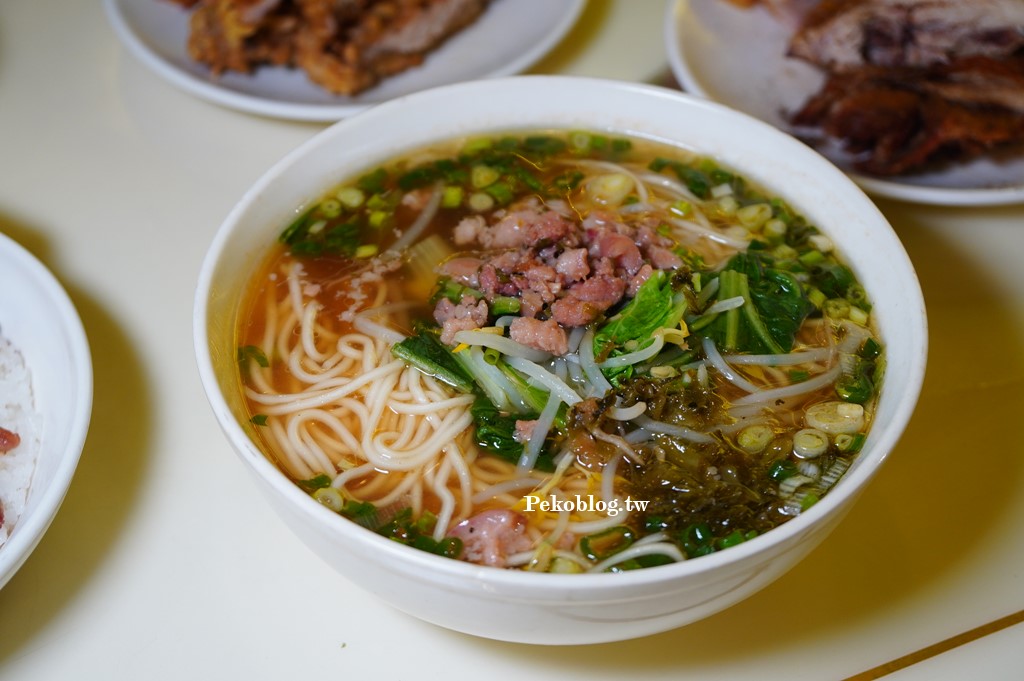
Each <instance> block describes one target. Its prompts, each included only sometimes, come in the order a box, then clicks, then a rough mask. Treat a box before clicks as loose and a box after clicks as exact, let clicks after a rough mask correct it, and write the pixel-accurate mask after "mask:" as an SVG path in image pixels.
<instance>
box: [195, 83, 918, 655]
mask: <svg viewBox="0 0 1024 681" xmlns="http://www.w3.org/2000/svg"><path fill="white" fill-rule="evenodd" d="M527 128H561V129H581V128H585V129H590V130H604V131H609V132H616V133H622V134H627V135H639V136H645V137H650V138H656V139H658V140H661V141H665V142H671V143H676V144H680V145H685V146H689V147H692V148H696V149H697V150H699V151H700V152H702V153H703V154H706V155H709V156H713V157H715V158H717V159H718V160H719V161H720V162H722V163H724V164H725V165H727V166H729V167H732V168H734V169H736V170H738V171H739V172H740V173H742V174H745V175H746V176H747V177H748V178H749V179H751V180H753V181H754V182H755V183H758V184H761V185H763V186H765V187H767V188H769V189H770V190H772V192H773V193H776V194H778V195H781V196H782V197H784V198H785V199H786V200H788V201H789V202H790V203H791V204H792V205H793V206H794V207H795V208H796V209H797V210H798V211H800V212H802V213H803V214H804V215H805V216H806V217H807V218H808V219H809V220H810V222H811V223H812V224H816V225H818V226H819V227H820V228H821V229H822V230H823V231H824V232H826V233H827V234H829V235H830V236H831V237H832V238H833V240H834V242H835V243H836V244H837V246H838V248H839V249H840V250H841V252H843V253H844V254H845V255H846V257H847V259H848V261H849V262H851V263H852V266H853V268H854V269H855V270H856V272H857V274H858V276H859V278H860V280H861V282H862V283H863V284H864V286H865V288H866V290H867V292H868V294H869V295H870V296H871V298H873V299H874V302H875V307H874V313H875V315H876V318H877V322H878V324H879V327H880V330H881V334H882V336H883V339H884V341H885V342H886V344H887V352H888V369H887V375H886V377H885V385H884V388H883V391H882V395H881V399H880V401H879V404H878V411H877V416H876V418H875V423H874V427H873V429H872V431H871V433H870V436H869V437H868V440H867V443H866V445H865V447H864V449H863V451H862V453H861V455H860V457H859V459H858V460H857V462H856V463H855V464H854V465H853V467H852V468H851V469H850V470H849V472H848V473H847V474H846V476H845V477H844V478H843V479H842V480H841V482H840V483H839V484H838V485H837V486H836V487H835V488H833V490H831V491H830V492H829V494H828V495H826V496H825V497H824V499H823V500H822V501H821V502H819V503H818V504H816V505H815V506H813V507H812V508H811V509H810V510H809V511H807V512H806V513H804V514H802V515H800V516H799V517H797V518H795V519H793V520H791V521H790V522H788V523H786V524H785V525H783V526H781V527H779V528H777V529H775V530H772V531H771V532H768V533H766V534H765V535H762V536H760V537H758V538H756V539H754V540H752V541H749V542H746V543H744V544H741V545H739V546H736V547H734V548H730V549H728V550H726V551H721V552H718V553H714V554H712V555H709V556H705V557H702V558H700V559H697V560H692V561H687V562H683V563H677V564H674V565H669V566H663V567H658V568H653V569H646V570H636V571H631V572H628V573H622V574H584V575H556V574H534V573H526V572H521V571H506V570H499V569H495V568H487V567H478V566H474V565H471V564H468V563H463V562H459V561H454V560H450V559H445V558H440V557H437V556H434V555H430V554H427V553H424V552H420V551H417V550H414V549H410V548H408V547H405V546H402V545H399V544H397V543H395V542H392V541H390V540H387V539H384V538H382V537H380V536H377V535H375V534H373V533H371V532H368V531H366V530H364V529H363V528H361V527H358V526H356V525H355V524H353V523H350V522H348V521H346V520H344V519H342V518H340V517H338V516H337V515H336V514H334V513H333V512H331V511H329V510H327V509H326V508H323V507H321V506H320V505H319V504H318V503H317V502H316V501H314V500H313V499H312V498H311V497H309V496H308V495H306V494H305V493H304V492H302V491H301V490H300V489H299V488H298V487H297V486H295V485H294V484H292V483H291V482H289V481H288V479H287V478H286V477H285V476H284V475H283V474H281V473H280V472H279V471H278V470H277V469H276V468H275V467H274V466H273V465H272V464H271V463H270V462H269V461H268V460H267V458H265V457H264V455H263V454H261V452H260V450H259V449H258V448H257V446H256V445H255V444H254V443H253V442H252V441H250V439H249V438H248V437H247V436H246V434H245V432H244V430H243V429H242V427H241V426H240V425H239V422H240V421H244V420H245V419H246V418H247V417H246V416H245V412H244V410H243V407H242V404H241V397H240V393H239V384H238V378H237V376H236V367H235V347H234V343H235V340H234V339H235V330H234V329H235V318H236V311H237V308H238V305H239V300H240V295H241V290H242V288H243V286H244V284H245V282H246V281H247V280H248V279H249V277H250V275H251V274H252V268H253V267H254V266H255V264H256V263H258V262H260V260H261V258H262V256H263V254H264V253H265V252H266V249H267V248H269V246H270V244H271V243H272V242H273V240H274V239H275V238H276V236H277V234H278V233H279V232H280V230H281V229H282V226H283V225H285V224H286V223H287V222H288V220H289V216H291V215H293V214H294V211H295V209H296V208H297V207H298V206H300V205H301V204H303V203H304V202H306V201H311V200H314V199H316V198H318V197H319V196H320V195H321V194H322V193H323V192H325V191H326V190H327V189H329V188H331V187H332V186H333V185H336V184H337V183H339V182H341V181H342V180H343V179H345V178H347V177H350V176H354V175H356V174H357V173H360V172H362V171H365V170H367V169H370V168H372V167H374V166H375V164H378V163H381V162H383V161H385V160H387V159H389V158H391V157H394V156H396V155H398V154H401V153H402V152H403V151H404V150H408V149H410V148H414V147H419V146H422V145H423V144H425V143H429V142H431V141H434V140H441V139H446V138H451V137H454V136H457V135H461V134H467V133H481V132H498V131H508V130H516V129H527ZM194 324H195V339H194V340H195V346H196V352H197V356H198V363H199V370H200V373H201V376H202V380H203V384H204V386H205V388H206V391H207V393H208V396H209V399H210V402H211V404H212V406H213V409H214V411H215V413H216V416H217V419H218V420H219V422H220V424H221V426H222V428H223V429H224V431H225V433H226V434H227V437H228V439H229V440H230V442H231V444H232V446H233V447H234V449H235V450H236V451H237V453H238V455H239V456H240V457H241V460H242V461H243V462H244V464H245V466H246V468H247V469H248V470H249V471H250V472H252V473H253V474H254V476H255V478H256V479H257V480H258V481H259V484H260V486H261V487H262V489H263V490H264V492H266V494H267V496H268V498H269V499H270V501H271V503H272V504H273V506H274V507H275V508H276V509H277V511H278V512H279V513H280V514H281V516H282V517H283V518H284V520H285V521H286V522H287V523H288V524H289V525H290V526H291V527H292V528H293V529H294V531H295V532H296V533H297V534H298V535H299V536H300V537H301V538H302V539H303V540H304V541H305V542H306V543H308V544H309V546H310V547H311V548H312V549H313V550H314V551H315V552H316V553H318V554H319V555H320V556H322V557H323V558H324V559H325V560H326V561H327V562H328V563H330V564H331V565H332V566H334V567H335V568H336V569H337V570H338V571H339V572H340V573H342V574H343V575H345V576H346V577H348V578H349V579H351V580H352V581H353V582H355V583H357V584H359V585H361V586H363V587H365V588H366V589H368V590H369V591H371V592H373V593H376V594H378V595H379V596H380V597H381V598H382V599H383V600H385V601H387V602H389V603H391V604H392V605H394V606H396V607H397V608H400V609H401V610H404V611H406V612H408V613H411V614H412V615H415V616H416V617H420V618H422V619H424V620H428V621H430V622H434V623H436V624H439V625H441V626H444V627H448V628H451V629H455V630H458V631H462V632H466V633H470V634H476V635H479V636H484V637H489V638H495V639H501V640H508V641H520V642H530V643H543V644H576V643H595V642H601V641H610V640H618V639H625V638H632V637H637V636H642V635H647V634H651V633H655V632H660V631H664V630H668V629H671V628H674V627H678V626H680V625H683V624H686V623H689V622H692V621H694V620H697V619H700V618H702V617H706V616H708V615H710V614H712V613H714V612H716V611H718V610H721V609H722V608H725V607H727V606H729V605H731V604H734V603H736V602H737V601H739V600H741V599H743V598H745V597H747V596H749V595H750V594H752V593H754V592H755V591H757V590H758V589H760V588H762V587H764V586H765V585H767V584H768V583H770V582H771V581H773V580H774V579H776V578H777V577H779V576H780V575H781V574H783V573H784V572H785V571H786V570H788V569H789V568H791V567H792V566H793V565H794V564H795V563H796V562H797V561H799V560H800V559H801V558H802V557H803V556H805V555H806V554H807V553H808V552H809V551H810V550H811V549H812V548H814V547H815V546H816V545H817V544H818V543H819V542H821V541H822V540H823V539H824V538H825V536H826V535H827V534H828V533H829V532H830V531H831V530H832V529H833V528H834V527H835V525H836V524H837V523H838V522H839V520H840V518H841V517H842V516H843V514H844V513H845V512H846V511H847V510H848V509H849V508H850V506H851V504H852V503H853V501H854V500H855V499H856V498H857V496H858V495H859V493H860V492H861V491H862V490H863V489H864V487H865V485H867V483H868V481H869V480H870V479H871V478H872V476H874V474H875V473H876V471H877V470H878V467H879V465H880V464H881V463H882V462H883V460H885V458H886V457H887V456H888V454H889V452H890V451H891V450H892V448H893V446H894V445H895V444H896V441H897V439H898V438H899V436H900V434H901V433H902V431H903V429H904V427H905V425H906V423H907V421H908V419H909V418H910V415H911V412H912V411H913V409H914V406H915V403H916V401H917V397H918V393H919V390H920V386H921V381H922V378H923V374H924V364H925V355H926V345H927V333H926V323H925V311H924V303H923V299H922V296H921V291H920V287H919V284H918V282H917V278H916V276H915V274H914V270H913V268H912V266H911V264H910V261H909V260H908V258H907V255H906V253H905V252H904V250H903V247H902V245H901V244H900V242H899V241H898V239H897V238H896V236H895V234H894V233H893V231H892V229H891V228H890V227H889V225H888V223H887V222H886V220H885V219H884V218H883V216H882V215H881V214H880V213H879V211H878V209H877V208H876V207H875V206H874V204H872V203H871V201H870V200H868V199H867V198H866V196H865V195H864V194H863V192H862V191H861V190H860V189H858V188H857V187H856V185H854V184H853V183H852V182H851V181H850V180H849V179H848V178H847V177H846V176H845V175H844V174H843V173H842V172H840V171H839V170H837V169H836V168H835V167H834V166H833V165H832V164H830V163H828V162H827V161H825V160H824V159H823V158H822V157H820V156H819V155H817V154H816V153H815V152H813V151H812V150H810V149H809V148H807V147H806V146H804V145H803V144H800V143H799V142H797V141H795V140H793V139H792V138H790V137H788V136H786V135H784V134H783V133H781V132H779V131H778V130H776V129H775V128H773V127H771V126H769V125H767V124H765V123H762V122H759V121H757V120H755V119H753V118H750V117H748V116H746V115H743V114H739V113H736V112H734V111H732V110H729V109H726V108H724V107H722V106H720V105H717V104H714V103H710V102H708V101H704V100H699V99H694V98H690V97H688V96H685V95H681V94H679V93H678V92H674V91H669V90H665V89H661V88H655V87H650V86H644V85H635V84H627V83H622V82H612V81H600V80H591V79H576V78H565V77H552V76H525V77H516V78H509V79H503V80H492V81H479V82H472V83H464V84H459V85H454V86H448V87H444V88H439V89H435V90H430V91H426V92H421V93H418V94H414V95H410V96H408V97H405V98H401V99H398V100H395V101H393V102H389V103H387V104H383V105H381V106H378V107H376V108H374V109H372V110H370V111H368V112H365V113H362V114H360V115H358V116H356V117H354V118H351V119H349V120H346V121H343V122H341V123H338V124H336V125H334V126H333V127H331V128H329V129H327V130H326V131H324V132H323V133H321V134H319V135H317V136H316V137H315V138H313V139H312V140H310V141H309V142H307V143H306V144H304V145H303V146H301V147H300V148H298V149H297V150H295V151H294V152H293V153H291V154H289V155H288V156H287V157H286V158H284V159H283V160H282V161H281V162H279V163H278V164H277V165H275V166H274V167H273V168H272V169H271V170H270V171H269V172H267V174H266V175H264V176H263V177H262V178H261V179H260V180H259V181H258V182H257V183H256V185H255V186H254V187H253V188H252V189H251V190H249V192H247V193H246V194H245V196H244V197H243V198H242V200H241V201H240V203H239V204H238V205H237V206H236V207H235V208H234V210H233V211H232V212H231V213H230V215H229V216H228V217H227V219H226V220H225V222H224V224H223V225H222V227H221V228H220V230H219V232H218V233H217V235H216V237H215V239H214V242H213V245H212V246H211V248H210V251H209V253H208V255H207V257H206V260H205V262H204V264H203V267H202V272H201V275H200V279H199V285H198V290H197V294H196V302H195V316H194Z"/></svg>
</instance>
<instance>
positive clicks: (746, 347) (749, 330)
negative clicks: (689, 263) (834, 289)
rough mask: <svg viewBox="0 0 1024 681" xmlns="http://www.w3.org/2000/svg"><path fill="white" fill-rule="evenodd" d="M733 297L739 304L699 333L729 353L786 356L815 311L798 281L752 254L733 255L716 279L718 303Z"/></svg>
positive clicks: (769, 261)
mask: <svg viewBox="0 0 1024 681" xmlns="http://www.w3.org/2000/svg"><path fill="white" fill-rule="evenodd" d="M735 297H743V298H744V302H743V305H742V306H741V307H738V308H733V309H731V310H728V311H727V312H724V313H723V314H721V315H719V316H718V317H717V318H716V319H715V320H714V321H713V322H712V323H710V324H709V325H708V326H707V327H706V329H705V330H704V331H703V332H702V333H704V334H705V335H707V336H709V337H710V338H712V339H713V340H714V341H715V343H716V344H717V345H718V346H719V347H720V348H721V349H723V350H728V351H740V352H752V353H771V354H775V353H782V352H789V351H790V350H791V349H792V348H793V341H794V340H795V338H796V332H797V330H798V329H799V328H800V325H801V324H803V321H804V319H805V318H806V317H807V315H808V314H810V312H811V311H812V310H813V309H814V305H813V304H812V303H811V302H810V301H809V300H808V299H807V296H806V295H805V294H804V292H803V288H802V287H801V285H800V282H798V281H797V280H796V279H795V278H794V277H793V275H792V274H790V273H789V272H786V271H784V270H779V269H774V268H773V267H771V259H770V258H769V257H768V256H767V255H764V254H761V253H757V252H747V253H739V254H737V255H735V256H733V258H732V259H731V260H729V262H728V263H727V264H726V266H725V268H724V269H723V270H722V272H721V273H720V274H719V288H718V294H717V298H718V300H728V299H730V298H735Z"/></svg>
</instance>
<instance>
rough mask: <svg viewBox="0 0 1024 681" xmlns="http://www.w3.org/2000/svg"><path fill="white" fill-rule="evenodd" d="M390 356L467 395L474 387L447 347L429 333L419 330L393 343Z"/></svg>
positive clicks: (471, 380)
mask: <svg viewBox="0 0 1024 681" xmlns="http://www.w3.org/2000/svg"><path fill="white" fill-rule="evenodd" d="M391 354H393V355H394V356H395V357H398V358H399V359H401V360H404V361H405V362H407V363H409V364H411V365H412V366H414V367H416V368H417V369H419V370H420V371H422V372H423V373H425V374H428V375H430V376H433V377H434V378H436V379H437V380H439V381H443V382H444V383H447V384H448V385H450V386H452V387H453V388H455V389H456V390H461V391H462V392H464V393H469V392H473V390H474V389H475V387H476V386H475V384H474V383H473V379H472V378H470V376H469V375H468V374H467V373H466V372H465V370H463V368H462V365H461V364H459V362H458V361H457V360H456V359H455V357H453V356H452V352H451V350H449V349H448V346H446V345H445V344H444V343H442V342H441V339H440V338H438V337H437V336H436V335H435V334H434V333H431V332H430V331H426V330H421V331H420V332H419V333H417V334H416V335H414V336H409V337H408V338H406V339H405V340H403V341H401V342H398V343H395V344H394V345H393V346H391Z"/></svg>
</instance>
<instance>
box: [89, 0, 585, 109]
mask: <svg viewBox="0 0 1024 681" xmlns="http://www.w3.org/2000/svg"><path fill="white" fill-rule="evenodd" d="M104 4H105V5H106V9H107V15H108V16H109V18H110V21H111V23H112V24H113V26H114V30H115V32H116V33H117V35H118V37H119V38H120V39H121V40H122V42H124V44H125V46H126V47H127V48H128V49H129V51H131V52H132V54H134V55H135V56H136V57H137V58H138V59H139V60H140V61H141V62H142V63H143V64H145V65H146V66H147V67H149V68H150V69H152V70H153V71H155V72H156V73H157V74H159V75H160V76H162V77H163V78H165V79H167V80H168V81H170V82H171V83H173V84H174V85H176V86H177V87H180V88H182V89H183V90H185V91H187V92H190V93H192V94H194V95H196V96H198V97H202V98H203V99H206V100H209V101H212V102H215V103H217V104H221V105H223V106H227V107H230V108H234V109H239V110H241V111H246V112H248V113H255V114H261V115H265V116H273V117H277V118H290V119H294V120H304V121H336V120H339V119H341V118H345V117H346V116H351V115H352V114H355V113H358V112H359V111H362V110H363V109H365V108H367V107H369V106H372V105H374V104H379V103H380V102H384V101H386V100H389V99H392V98H394V97H399V96H401V95H406V94H409V93H411V92H415V91H417V90H423V89H426V88H430V87H434V86H437V85H445V84H447V83H454V82H458V81H463V80H475V79H479V78H493V77H497V76H506V75H511V74H515V73H519V72H521V71H523V70H525V69H527V68H529V67H530V66H532V65H533V64H534V63H536V62H537V61H538V60H540V58H541V57H543V56H544V55H545V54H547V52H548V51H549V50H551V48H553V47H554V46H555V45H556V44H557V43H558V41H559V40H561V39H562V37H563V36H564V35H565V34H566V33H567V32H568V31H569V29H570V28H572V26H573V24H574V23H575V22H576V19H577V18H578V17H579V15H580V12H582V10H583V7H584V5H585V4H586V3H585V0H493V2H492V4H491V5H490V6H489V7H488V8H487V10H486V11H485V12H484V13H483V15H481V16H480V18H479V19H478V20H477V21H476V22H475V23H474V24H473V25H472V26H469V27H468V28H466V29H465V30H463V31H460V32H459V33H457V34H455V35H453V36H452V37H451V38H450V39H449V40H448V41H446V42H445V43H444V44H443V45H442V46H441V47H440V48H438V49H437V50H435V51H434V52H433V53H431V54H430V55H428V56H427V58H426V60H425V61H424V63H423V64H422V65H421V66H419V67H416V68H412V69H409V70H408V71H405V72H403V73H400V74H398V75H396V76H392V77H391V78H388V79H386V80H384V81H383V82H382V83H380V84H379V85H377V86H376V87H374V88H372V89H370V90H367V91H365V92H363V93H360V94H359V95H356V96H353V97H345V96H340V95H332V94H331V93H329V92H327V91H326V90H324V89H322V88H320V87H319V86H317V85H315V84H314V83H312V82H310V81H309V80H308V79H307V78H306V74H305V72H303V71H301V70H298V69H287V68H284V67H266V68H262V69H259V70H257V71H256V72H255V73H254V74H252V75H246V74H239V73H228V74H224V75H222V76H221V77H220V78H216V79H214V78H213V77H212V76H211V75H210V72H209V70H208V69H207V68H206V67H205V66H203V65H202V64H199V63H197V62H195V61H193V60H192V59H191V58H190V57H189V56H188V53H187V49H186V42H187V40H188V20H189V15H190V13H189V12H188V11H187V10H184V9H182V8H181V7H179V6H177V5H173V4H171V3H170V2H167V1H166V0H104Z"/></svg>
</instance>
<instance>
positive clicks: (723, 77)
mask: <svg viewBox="0 0 1024 681" xmlns="http://www.w3.org/2000/svg"><path fill="white" fill-rule="evenodd" d="M791 33H792V29H791V28H789V27H787V26H785V25H783V23H782V22H780V21H779V20H778V19H776V18H775V17H774V16H772V15H771V14H770V13H769V12H768V11H766V10H765V9H763V8H761V7H755V8H753V9H746V10H745V9H741V8H738V7H736V6H734V5H732V4H730V3H728V2H726V1H725V0H669V2H668V3H667V9H666V20H665V46H666V49H667V52H668V60H669V63H670V65H671V67H672V72H673V74H674V75H675V77H676V79H677V80H678V81H679V83H680V85H682V86H683V88H684V89H685V90H686V91H688V92H691V93H693V94H697V95H700V96H703V97H707V98H709V99H714V100H716V101H719V102H721V103H723V104H726V105H728V106H731V107H732V108H734V109H739V110H740V111H744V112H746V113H749V114H751V115H753V116H756V117H758V118H760V119H762V120H764V121H767V122H769V123H771V124H772V125H775V126H776V127H779V128H781V129H783V130H788V128H789V126H788V125H787V124H786V121H785V119H784V112H786V111H792V110H794V109H796V108H797V107H798V106H800V104H802V103H803V102H804V101H805V100H806V98H807V97H809V96H810V95H811V94H813V93H815V92H817V90H818V89H819V88H820V87H821V85H822V83H823V82H824V76H823V74H822V73H821V72H820V71H819V70H818V69H817V68H815V67H813V66H811V65H809V64H807V63H805V62H802V61H800V60H797V59H790V58H787V57H786V56H785V53H786V45H787V43H788V42H789V37H790V35H791ZM832 160H833V161H834V162H835V163H836V164H837V165H839V166H840V167H843V163H842V162H841V161H840V160H839V159H836V158H833V159H832ZM844 170H847V171H848V168H844ZM849 174H850V176H851V177H852V178H853V180H854V181H856V182H857V183H858V184H859V185H860V186H861V187H863V188H864V189H865V190H866V191H868V192H870V193H872V194H874V195H876V196H884V197H889V198H896V199H903V200H907V201H916V202H919V203H928V204H937V205H962V206H971V205H974V206H978V205H996V204H1007V203H1018V202H1021V201H1024V158H1019V157H1017V158H1012V159H1007V160H1005V161H1000V162H997V161H994V160H992V159H987V158H986V159H979V160H976V161H973V162H971V163H966V164H963V165H959V166H956V167H954V168H949V169H947V170H943V171H940V172H933V173H926V174H919V175H914V176H908V177H901V178H898V179H892V178H886V179H879V178H874V177H865V176H863V175H859V174H857V173H852V172H850V173H849Z"/></svg>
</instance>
